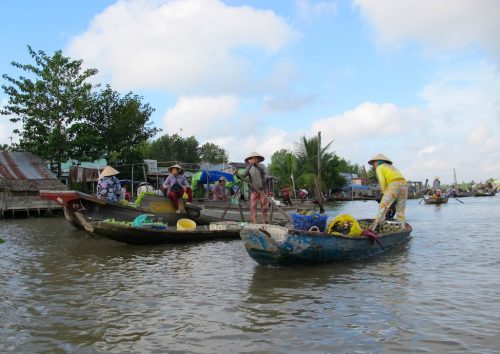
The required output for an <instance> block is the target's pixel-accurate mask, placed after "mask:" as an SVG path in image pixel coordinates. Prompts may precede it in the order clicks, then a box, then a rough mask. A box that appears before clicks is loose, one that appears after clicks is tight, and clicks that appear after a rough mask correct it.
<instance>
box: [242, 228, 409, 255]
mask: <svg viewBox="0 0 500 354" xmlns="http://www.w3.org/2000/svg"><path fill="white" fill-rule="evenodd" d="M365 221H366V222H369V221H368V220H365ZM394 225H396V224H394ZM396 229H397V231H393V232H386V233H381V234H379V235H378V239H377V240H374V239H373V238H369V237H365V236H345V235H341V234H336V233H333V234H330V233H326V232H314V231H302V230H294V229H288V228H286V227H282V226H277V225H269V224H250V225H245V226H244V227H243V229H242V230H241V232H240V237H241V238H242V239H243V241H244V243H245V248H246V250H247V252H248V254H249V255H250V257H252V258H253V259H254V260H255V261H256V262H257V263H259V264H262V265H296V264H304V263H327V262H344V261H353V260H359V259H363V258H367V257H371V256H376V255H379V254H381V253H384V252H387V251H388V250H390V249H392V248H394V247H396V246H398V245H400V244H403V243H405V242H407V241H408V240H409V238H410V233H411V231H412V228H411V226H410V225H409V224H401V225H400V226H399V227H396Z"/></svg>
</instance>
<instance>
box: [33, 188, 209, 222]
mask: <svg viewBox="0 0 500 354" xmlns="http://www.w3.org/2000/svg"><path fill="white" fill-rule="evenodd" d="M40 197H41V198H42V199H49V200H54V201H56V202H57V203H58V204H59V205H61V206H62V207H63V208H64V217H65V218H66V220H67V221H68V222H69V223H70V224H71V225H73V226H74V227H76V228H79V229H84V225H83V224H82V222H81V219H80V218H78V217H77V215H76V213H77V212H78V213H81V214H83V216H84V217H85V218H86V219H89V220H104V219H109V218H114V219H117V220H123V221H133V220H134V219H135V218H136V217H137V216H139V215H142V214H152V215H154V216H155V217H156V218H159V219H161V220H162V221H163V222H165V223H167V224H169V225H175V223H176V222H177V220H179V219H181V218H189V219H192V220H194V221H196V222H197V223H199V224H204V222H203V221H202V220H200V211H199V209H200V208H199V207H197V206H190V207H189V208H188V209H181V210H182V211H183V212H181V213H179V214H177V213H176V212H175V208H174V206H173V204H172V202H171V201H170V200H169V199H168V198H163V197H159V196H153V195H147V196H146V197H145V198H143V200H142V201H141V207H139V208H134V207H130V206H125V205H121V204H115V203H109V202H107V201H105V200H102V199H98V198H96V197H94V196H92V195H89V194H86V193H82V192H78V191H48V190H47V191H46V190H41V191H40ZM144 206H145V207H144Z"/></svg>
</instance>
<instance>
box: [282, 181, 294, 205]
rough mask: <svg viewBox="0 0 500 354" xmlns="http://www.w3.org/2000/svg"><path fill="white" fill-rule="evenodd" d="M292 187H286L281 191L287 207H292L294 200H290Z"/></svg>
mask: <svg viewBox="0 0 500 354" xmlns="http://www.w3.org/2000/svg"><path fill="white" fill-rule="evenodd" d="M290 193H291V190H290V186H289V185H286V186H285V188H283V189H282V190H281V198H283V201H284V202H285V204H286V205H290V206H292V199H291V198H290Z"/></svg>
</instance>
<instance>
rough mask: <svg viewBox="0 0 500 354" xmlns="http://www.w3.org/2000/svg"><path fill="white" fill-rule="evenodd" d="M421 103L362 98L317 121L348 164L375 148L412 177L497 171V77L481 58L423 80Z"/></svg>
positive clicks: (481, 176) (472, 176)
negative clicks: (410, 104)
mask: <svg viewBox="0 0 500 354" xmlns="http://www.w3.org/2000/svg"><path fill="white" fill-rule="evenodd" d="M421 96H422V98H423V99H424V100H425V104H424V105H423V106H422V108H414V107H410V108H405V107H398V106H396V105H394V104H377V103H371V102H366V103H363V104H360V105H359V106H358V107H356V108H354V109H353V110H351V111H347V112H345V113H343V114H340V115H337V116H334V117H329V118H325V119H319V120H317V121H315V122H314V123H313V124H312V129H311V134H316V133H317V131H321V132H322V134H323V136H324V141H325V143H326V142H327V141H330V140H332V139H334V143H333V145H332V149H333V150H334V151H336V152H337V153H338V154H339V155H340V156H342V157H344V158H346V159H348V160H350V161H351V162H353V163H354V162H355V163H361V164H366V161H367V160H368V159H369V158H370V157H371V156H372V155H375V154H376V153H379V152H382V153H384V154H386V155H388V156H389V157H390V158H392V159H393V161H394V162H395V164H396V166H397V167H398V168H400V169H401V171H402V172H403V173H404V174H405V175H406V177H407V178H409V179H413V180H421V181H424V180H425V179H426V178H431V177H432V176H434V175H439V176H441V177H442V178H443V181H444V182H447V183H451V182H452V176H453V168H456V171H457V176H458V179H459V181H470V180H475V181H478V180H486V179H487V178H491V177H493V178H498V177H499V176H500V164H499V163H498V161H500V124H499V123H500V76H499V75H498V73H497V72H496V69H495V66H494V65H488V64H487V63H480V64H476V65H471V66H469V67H463V68H462V69H461V70H460V71H459V72H448V73H445V74H442V75H441V76H438V77H436V78H435V79H434V80H433V81H432V82H430V83H429V84H428V85H426V86H425V87H424V88H423V89H422V91H421Z"/></svg>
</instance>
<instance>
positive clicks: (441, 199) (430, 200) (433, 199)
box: [424, 194, 448, 204]
mask: <svg viewBox="0 0 500 354" xmlns="http://www.w3.org/2000/svg"><path fill="white" fill-rule="evenodd" d="M424 203H425V204H446V203H448V197H445V196H442V195H441V196H437V195H435V194H434V195H426V196H424Z"/></svg>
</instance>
